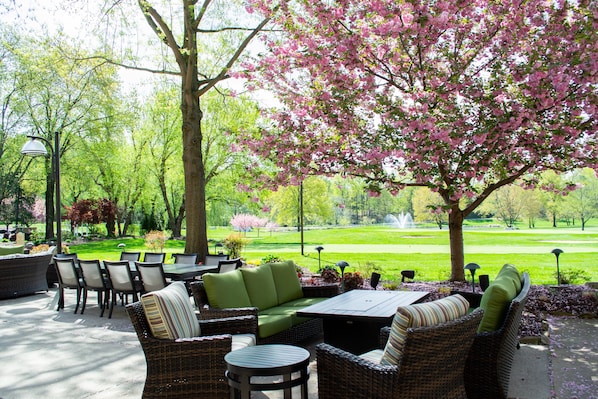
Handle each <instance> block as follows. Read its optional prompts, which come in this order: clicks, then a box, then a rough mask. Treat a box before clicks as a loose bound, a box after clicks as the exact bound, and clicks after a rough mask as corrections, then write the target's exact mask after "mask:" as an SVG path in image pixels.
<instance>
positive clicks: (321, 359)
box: [316, 309, 483, 399]
mask: <svg viewBox="0 0 598 399" xmlns="http://www.w3.org/2000/svg"><path fill="white" fill-rule="evenodd" d="M482 314H483V311H482V310H481V309H480V310H475V311H474V312H472V313H470V314H468V315H466V316H463V317H461V318H460V319H457V320H454V321H451V322H448V323H444V324H439V325H436V326H431V327H421V328H410V329H408V330H407V338H406V340H405V345H404V349H403V355H402V357H401V360H400V364H399V365H398V366H386V365H380V364H376V363H373V362H370V361H368V360H366V359H363V358H361V357H359V356H356V355H353V354H351V353H349V352H345V351H343V350H341V349H338V348H335V347H333V346H330V345H328V344H319V345H318V346H317V347H316V355H317V362H318V363H317V368H318V396H319V398H320V399H345V398H351V399H382V398H393V399H399V398H419V399H430V398H436V399H441V398H446V399H448V398H451V399H466V398H467V395H466V393H465V386H464V377H463V373H464V368H465V359H466V358H467V354H468V353H469V350H470V348H471V344H472V342H473V339H474V336H475V333H476V330H477V327H478V324H479V323H480V320H481V318H482ZM386 333H387V331H386Z"/></svg>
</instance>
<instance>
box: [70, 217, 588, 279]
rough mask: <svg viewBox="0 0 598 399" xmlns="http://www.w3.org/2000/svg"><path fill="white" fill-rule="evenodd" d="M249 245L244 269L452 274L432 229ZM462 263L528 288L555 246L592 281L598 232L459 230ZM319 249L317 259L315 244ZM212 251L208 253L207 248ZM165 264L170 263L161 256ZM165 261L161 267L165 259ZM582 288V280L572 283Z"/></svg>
mask: <svg viewBox="0 0 598 399" xmlns="http://www.w3.org/2000/svg"><path fill="white" fill-rule="evenodd" d="M229 234H231V230H230V229H226V228H210V229H209V230H208V236H209V238H210V239H211V240H213V241H214V242H217V241H219V240H222V239H223V238H224V237H226V236H227V235H229ZM245 237H246V240H247V245H246V247H245V249H244V250H243V251H242V256H243V257H244V258H245V259H246V260H247V261H248V262H249V263H258V262H259V261H260V260H261V258H263V257H264V256H266V255H270V254H271V255H276V256H279V257H280V258H283V259H293V260H294V261H295V262H296V263H297V264H299V265H300V266H302V267H305V268H308V269H310V270H311V271H313V272H316V271H317V270H318V268H319V264H321V266H325V265H333V264H335V263H336V262H338V261H340V260H345V261H347V262H348V263H349V265H350V266H349V267H348V268H347V269H346V271H347V272H354V271H360V272H361V273H363V274H364V275H366V276H368V275H369V274H370V273H371V272H372V271H378V272H380V273H381V274H382V279H383V280H397V279H399V278H400V272H401V270H405V269H412V270H415V272H416V280H420V281H442V280H446V279H448V278H449V275H450V253H449V240H448V230H446V229H445V230H438V229H434V228H429V229H428V228H416V229H395V228H389V227H388V226H362V227H347V228H322V229H310V230H306V231H305V232H304V247H303V248H304V250H303V253H304V255H301V236H300V233H299V232H297V231H279V232H269V231H264V230H262V231H259V232H257V231H253V232H250V233H247V234H246V235H245ZM464 241H465V263H469V262H475V263H477V264H479V265H480V266H481V270H479V271H478V273H477V274H478V275H479V274H489V275H490V277H491V278H492V276H494V275H496V273H497V272H498V270H499V269H500V267H501V266H502V265H503V264H504V263H512V264H514V265H516V266H517V267H518V268H519V269H521V270H526V271H528V272H529V273H530V276H531V278H532V284H554V283H556V259H555V256H554V255H553V254H552V253H551V252H550V251H551V250H552V249H554V248H560V249H562V250H563V251H564V253H563V254H562V255H560V258H559V261H560V270H561V275H562V276H565V277H575V276H576V275H580V274H581V275H584V274H585V276H587V278H589V279H590V280H591V281H598V228H587V229H586V231H581V229H580V228H579V227H576V228H566V227H561V228H557V229H551V228H543V229H521V230H505V229H503V228H484V227H475V228H473V227H472V228H469V229H467V228H466V229H465V230H464ZM121 243H124V244H125V245H126V246H125V248H126V250H127V251H135V250H136V251H142V252H145V251H147V250H148V248H147V247H146V246H145V243H144V240H143V239H142V238H137V239H134V238H123V239H116V240H104V241H94V242H86V243H82V244H75V243H73V245H71V252H77V253H78V254H79V257H80V258H82V259H93V258H97V259H118V257H119V254H120V252H121V250H122V249H121V248H119V247H118V244H121ZM319 245H321V246H322V247H324V249H323V250H322V252H321V260H320V262H319V261H318V252H317V251H316V250H315V247H316V246H319ZM184 247H185V243H184V242H183V241H176V240H168V241H167V242H166V245H165V248H164V252H167V253H172V252H183V251H184ZM210 251H212V252H213V251H214V247H212V246H210ZM167 259H168V260H169V259H170V257H167ZM168 260H167V261H168ZM573 282H575V283H583V280H582V279H578V280H576V281H573Z"/></svg>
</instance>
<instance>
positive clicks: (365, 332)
mask: <svg viewBox="0 0 598 399" xmlns="http://www.w3.org/2000/svg"><path fill="white" fill-rule="evenodd" d="M429 294H430V293H429V292H427V291H376V290H352V291H349V292H345V293H343V294H341V295H337V296H335V297H332V298H330V299H327V300H325V301H323V302H320V303H317V304H315V305H311V306H308V307H306V308H303V309H301V310H300V311H297V315H298V316H305V317H319V318H321V319H322V320H323V324H324V342H326V343H328V344H330V345H333V346H335V347H337V348H341V349H344V350H346V351H348V352H351V353H355V354H361V353H364V352H367V351H369V350H372V349H376V348H378V347H379V342H378V341H379V336H380V329H381V328H382V327H384V326H390V324H391V323H392V319H393V317H394V315H395V313H396V311H397V307H399V306H406V305H411V304H412V303H416V302H420V301H422V300H423V299H424V298H426V297H427V296H428V295H429Z"/></svg>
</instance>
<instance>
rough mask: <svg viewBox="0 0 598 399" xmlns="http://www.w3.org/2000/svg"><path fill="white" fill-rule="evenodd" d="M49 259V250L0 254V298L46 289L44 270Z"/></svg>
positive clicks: (50, 256)
mask: <svg viewBox="0 0 598 399" xmlns="http://www.w3.org/2000/svg"><path fill="white" fill-rule="evenodd" d="M51 260H52V254H51V253H50V252H43V253H39V254H33V255H23V254H14V255H6V256H0V299H7V298H15V297H19V296H24V295H30V294H34V293H36V292H38V291H48V282H47V280H46V272H47V271H48V265H49V264H50V261H51Z"/></svg>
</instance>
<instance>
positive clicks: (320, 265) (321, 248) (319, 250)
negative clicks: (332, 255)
mask: <svg viewBox="0 0 598 399" xmlns="http://www.w3.org/2000/svg"><path fill="white" fill-rule="evenodd" d="M323 249H324V247H322V246H320V245H318V246H317V247H316V251H318V270H322V262H321V258H320V252H322V250H323Z"/></svg>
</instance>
